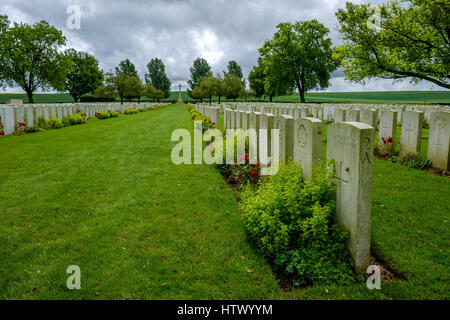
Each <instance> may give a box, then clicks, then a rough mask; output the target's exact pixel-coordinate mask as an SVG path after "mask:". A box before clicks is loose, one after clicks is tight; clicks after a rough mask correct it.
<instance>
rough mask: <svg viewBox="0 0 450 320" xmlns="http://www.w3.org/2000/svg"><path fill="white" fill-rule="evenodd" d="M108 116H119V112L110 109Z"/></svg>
mask: <svg viewBox="0 0 450 320" xmlns="http://www.w3.org/2000/svg"><path fill="white" fill-rule="evenodd" d="M109 116H110V117H111V118H117V117H118V116H119V113H118V112H117V111H110V112H109Z"/></svg>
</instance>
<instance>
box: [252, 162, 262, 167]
mask: <svg viewBox="0 0 450 320" xmlns="http://www.w3.org/2000/svg"><path fill="white" fill-rule="evenodd" d="M260 166H261V165H260V164H259V163H252V167H253V168H259V167H260Z"/></svg>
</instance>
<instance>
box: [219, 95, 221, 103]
mask: <svg viewBox="0 0 450 320" xmlns="http://www.w3.org/2000/svg"><path fill="white" fill-rule="evenodd" d="M220 98H221V96H219V104H220Z"/></svg>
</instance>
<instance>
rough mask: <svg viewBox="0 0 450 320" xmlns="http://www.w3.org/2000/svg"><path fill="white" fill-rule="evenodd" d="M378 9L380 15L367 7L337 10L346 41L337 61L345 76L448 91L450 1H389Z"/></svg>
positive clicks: (449, 77)
mask: <svg viewBox="0 0 450 320" xmlns="http://www.w3.org/2000/svg"><path fill="white" fill-rule="evenodd" d="M379 8H380V12H379V13H380V16H379V17H377V16H376V15H375V16H374V10H370V7H369V5H355V4H352V3H350V2H347V4H346V8H345V9H339V10H338V11H337V12H336V16H337V18H338V20H339V23H340V29H339V31H340V33H341V34H342V36H343V40H344V45H342V46H341V47H339V48H338V49H337V50H336V57H337V58H338V59H340V60H342V65H343V67H344V73H345V75H346V78H347V79H348V80H351V81H354V82H358V83H364V80H365V79H370V78H383V79H401V78H410V79H411V80H412V81H413V82H414V83H418V82H420V81H422V80H425V81H429V82H432V83H434V84H436V85H438V86H441V87H444V88H447V89H450V40H449V39H450V16H449V15H450V1H448V0H410V1H401V2H397V1H390V2H389V3H386V4H384V5H382V6H380V7H379ZM368 22H369V23H368ZM376 22H378V24H379V25H378V26H377V23H376Z"/></svg>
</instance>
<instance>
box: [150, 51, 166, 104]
mask: <svg viewBox="0 0 450 320" xmlns="http://www.w3.org/2000/svg"><path fill="white" fill-rule="evenodd" d="M145 82H147V83H151V84H152V85H153V86H154V87H155V88H156V89H159V90H162V91H163V92H164V97H165V98H167V97H169V96H170V86H171V82H170V80H169V78H168V77H167V75H166V67H165V66H164V63H163V61H162V60H161V59H158V58H154V59H152V60H151V61H150V62H149V63H148V64H147V72H146V73H145Z"/></svg>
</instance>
